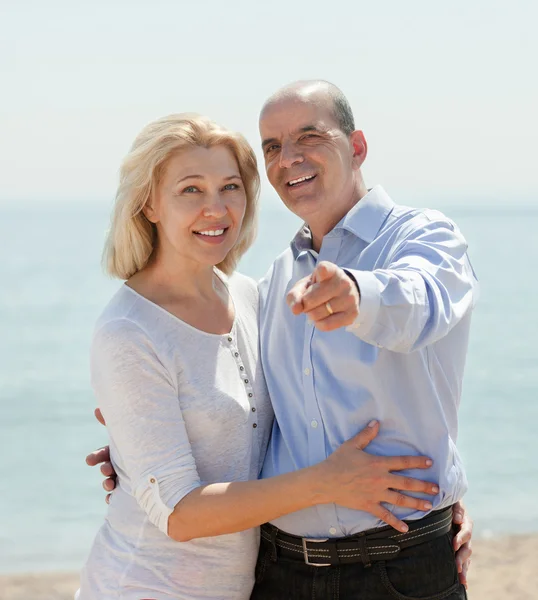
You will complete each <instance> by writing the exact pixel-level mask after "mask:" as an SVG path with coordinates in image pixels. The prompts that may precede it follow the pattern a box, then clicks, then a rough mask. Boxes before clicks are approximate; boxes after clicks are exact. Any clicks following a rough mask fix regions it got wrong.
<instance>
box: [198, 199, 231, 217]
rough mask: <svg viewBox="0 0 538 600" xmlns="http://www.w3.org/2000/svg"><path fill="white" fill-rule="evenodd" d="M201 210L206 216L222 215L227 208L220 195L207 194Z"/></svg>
mask: <svg viewBox="0 0 538 600" xmlns="http://www.w3.org/2000/svg"><path fill="white" fill-rule="evenodd" d="M203 212H204V216H206V217H217V218H218V217H223V216H224V215H225V214H226V213H227V212H228V208H227V206H226V203H225V201H224V198H223V197H222V195H221V194H211V195H208V196H207V197H206V203H205V206H204V211H203Z"/></svg>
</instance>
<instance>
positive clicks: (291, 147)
mask: <svg viewBox="0 0 538 600" xmlns="http://www.w3.org/2000/svg"><path fill="white" fill-rule="evenodd" d="M302 162H303V155H302V154H301V153H300V152H299V149H298V148H297V146H296V145H295V144H290V143H288V144H283V145H282V149H281V150H280V167H281V168H282V169H289V168H290V167H293V165H296V164H300V163H302Z"/></svg>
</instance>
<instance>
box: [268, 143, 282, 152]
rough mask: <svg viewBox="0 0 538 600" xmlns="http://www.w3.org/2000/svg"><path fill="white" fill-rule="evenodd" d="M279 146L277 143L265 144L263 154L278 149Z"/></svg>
mask: <svg viewBox="0 0 538 600" xmlns="http://www.w3.org/2000/svg"><path fill="white" fill-rule="evenodd" d="M279 147H280V146H279V145H278V144H271V145H270V146H267V147H266V148H265V154H269V153H270V152H272V151H273V150H278V148H279Z"/></svg>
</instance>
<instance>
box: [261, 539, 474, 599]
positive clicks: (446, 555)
mask: <svg viewBox="0 0 538 600" xmlns="http://www.w3.org/2000/svg"><path fill="white" fill-rule="evenodd" d="M452 538H453V533H452V532H450V533H447V534H446V535H444V536H442V537H439V538H436V539H434V540H431V541H429V542H425V543H424V544H419V545H418V546H413V547H411V548H406V549H404V550H402V551H401V552H400V554H399V555H398V556H397V557H396V558H393V559H391V560H387V561H379V562H374V563H372V565H371V566H370V567H365V566H364V565H363V564H362V563H355V564H347V565H340V566H335V567H311V566H309V565H307V564H305V563H303V562H299V561H294V560H290V559H289V558H282V557H280V556H278V557H277V559H276V560H274V558H275V555H274V551H273V547H272V545H271V543H270V542H268V541H266V540H264V539H262V541H261V546H260V553H259V555H258V562H257V564H256V584H255V586H254V590H253V592H252V596H251V600H307V599H308V600H325V599H327V600H348V599H349V600H351V599H353V600H394V599H397V600H418V599H420V600H441V599H444V600H465V599H466V598H467V594H466V593H465V588H464V587H463V586H462V585H461V584H459V583H458V573H457V570H456V563H455V560H454V550H453V547H452Z"/></svg>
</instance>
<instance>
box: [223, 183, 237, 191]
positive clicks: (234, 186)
mask: <svg viewBox="0 0 538 600" xmlns="http://www.w3.org/2000/svg"><path fill="white" fill-rule="evenodd" d="M224 189H225V190H238V189H239V186H238V185H237V183H227V184H226V185H225V186H224Z"/></svg>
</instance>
